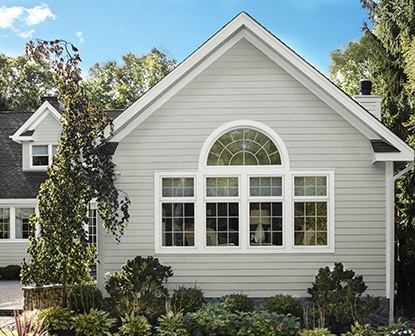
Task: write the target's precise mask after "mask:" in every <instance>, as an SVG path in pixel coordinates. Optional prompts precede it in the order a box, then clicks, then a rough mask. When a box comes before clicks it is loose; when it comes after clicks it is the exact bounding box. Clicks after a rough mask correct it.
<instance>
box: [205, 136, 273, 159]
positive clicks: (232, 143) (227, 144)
mask: <svg viewBox="0 0 415 336" xmlns="http://www.w3.org/2000/svg"><path fill="white" fill-rule="evenodd" d="M207 165H208V166H264V165H281V157H280V153H279V151H278V147H277V146H276V145H275V143H274V142H273V141H272V140H271V139H270V138H269V137H268V136H267V135H265V134H264V133H262V132H260V131H257V130H255V129H251V128H235V129H232V130H230V131H228V132H226V133H225V134H223V135H222V136H221V137H220V138H219V139H218V140H216V142H215V143H214V144H213V146H212V147H211V148H210V151H209V155H208V158H207Z"/></svg>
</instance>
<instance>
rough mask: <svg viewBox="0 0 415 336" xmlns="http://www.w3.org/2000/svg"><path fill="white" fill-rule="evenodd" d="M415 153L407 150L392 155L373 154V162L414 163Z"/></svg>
mask: <svg viewBox="0 0 415 336" xmlns="http://www.w3.org/2000/svg"><path fill="white" fill-rule="evenodd" d="M413 161H414V151H413V150H405V151H401V152H392V153H373V162H413Z"/></svg>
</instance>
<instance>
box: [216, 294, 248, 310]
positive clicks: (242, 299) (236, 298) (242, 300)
mask: <svg viewBox="0 0 415 336" xmlns="http://www.w3.org/2000/svg"><path fill="white" fill-rule="evenodd" d="M220 303H221V305H222V307H223V309H225V310H226V311H229V312H231V313H233V312H236V311H240V312H248V311H252V310H254V305H253V303H252V301H251V300H250V299H249V297H248V296H247V295H245V294H230V295H225V296H223V297H222V298H221V301H220Z"/></svg>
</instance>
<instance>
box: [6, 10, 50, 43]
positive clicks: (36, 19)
mask: <svg viewBox="0 0 415 336" xmlns="http://www.w3.org/2000/svg"><path fill="white" fill-rule="evenodd" d="M47 19H53V20H54V19H56V15H55V14H53V13H52V11H51V10H50V9H49V7H48V5H46V4H42V5H40V6H35V7H33V8H25V7H22V6H13V7H6V6H1V7H0V29H10V30H11V31H13V32H14V33H16V34H17V35H19V36H20V37H23V38H29V37H32V35H33V34H34V32H35V31H34V30H33V29H29V27H30V26H35V25H38V24H40V23H42V22H44V21H46V20H47Z"/></svg>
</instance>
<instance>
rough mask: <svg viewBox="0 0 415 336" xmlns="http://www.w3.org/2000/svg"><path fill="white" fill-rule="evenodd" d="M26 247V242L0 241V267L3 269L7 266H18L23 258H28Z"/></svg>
mask: <svg viewBox="0 0 415 336" xmlns="http://www.w3.org/2000/svg"><path fill="white" fill-rule="evenodd" d="M28 246H29V244H28V242H27V241H1V243H0V255H1V264H0V267H5V266H7V265H20V264H21V262H22V260H23V258H26V259H27V258H28V254H27V253H26V248H27V247H28Z"/></svg>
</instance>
